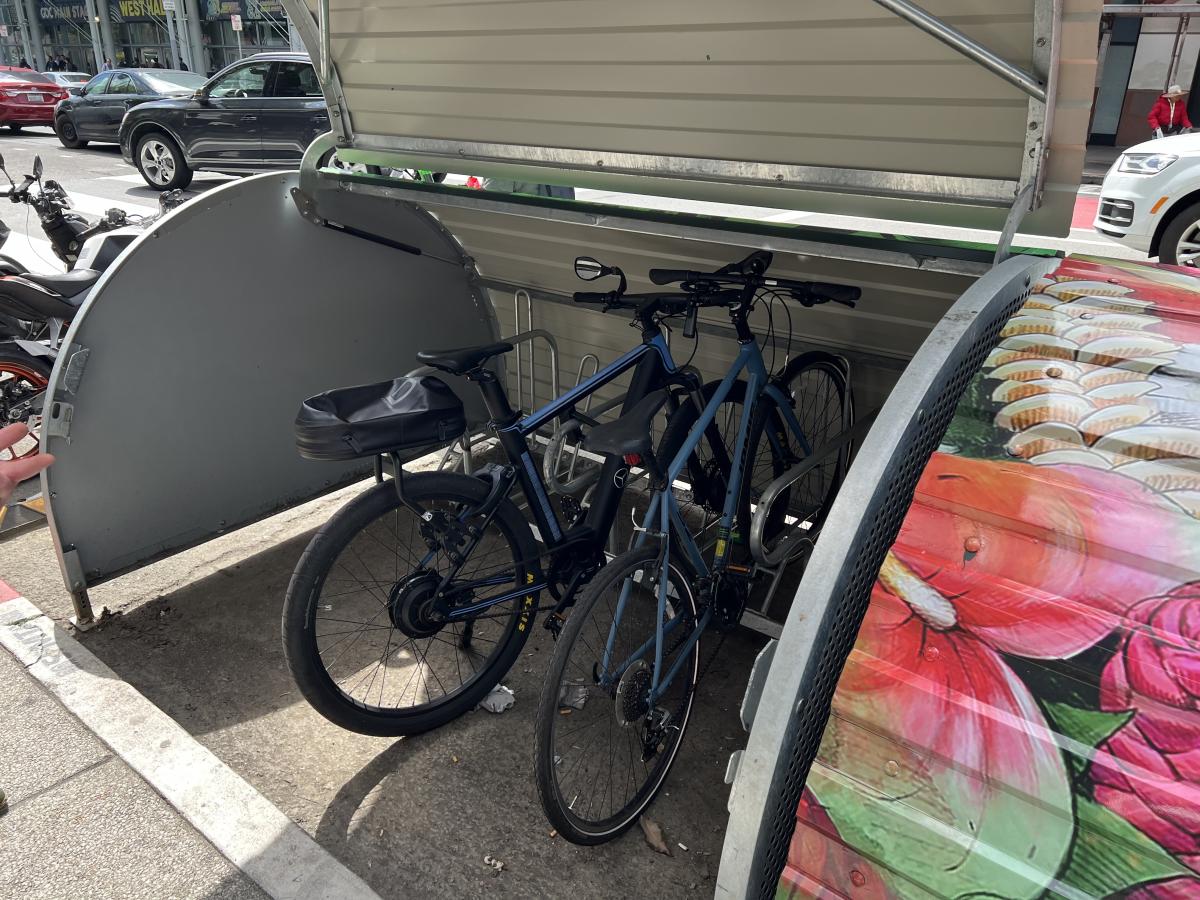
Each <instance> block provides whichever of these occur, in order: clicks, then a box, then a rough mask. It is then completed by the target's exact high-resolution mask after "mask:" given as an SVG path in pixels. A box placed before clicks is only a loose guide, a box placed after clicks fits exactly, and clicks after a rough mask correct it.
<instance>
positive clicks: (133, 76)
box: [48, 69, 205, 150]
mask: <svg viewBox="0 0 1200 900" xmlns="http://www.w3.org/2000/svg"><path fill="white" fill-rule="evenodd" d="M58 74H60V73H57V72H52V73H50V74H49V76H48V77H51V78H53V77H55V76H56V75H58ZM204 82H205V78H204V76H203V75H196V74H194V73H192V72H183V71H179V70H176V69H113V70H111V71H108V72H101V73H100V74H99V75H97V76H95V77H94V78H92V79H91V80H90V81H88V82H87V84H84V85H81V86H77V87H72V88H69V90H70V91H71V96H69V97H67V99H66V100H61V101H59V103H58V105H57V106H56V107H55V108H54V131H55V133H56V134H57V135H58V139H59V140H60V141H62V145H63V146H64V147H67V148H69V149H71V150H76V149H78V148H79V147H85V146H87V143H88V141H104V142H105V143H109V144H115V143H117V130H118V129H119V128H120V127H121V119H123V118H124V117H125V113H126V112H128V111H129V110H130V109H131V108H132V107H134V106H137V105H139V104H141V103H148V102H150V101H151V100H161V99H162V98H164V97H190V96H191V95H192V94H194V93H195V92H196V90H197V88H200V87H203V86H204Z"/></svg>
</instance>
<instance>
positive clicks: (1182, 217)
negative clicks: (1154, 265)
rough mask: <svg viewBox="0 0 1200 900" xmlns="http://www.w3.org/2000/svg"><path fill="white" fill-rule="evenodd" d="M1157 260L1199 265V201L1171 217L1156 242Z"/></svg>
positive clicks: (1183, 264)
mask: <svg viewBox="0 0 1200 900" xmlns="http://www.w3.org/2000/svg"><path fill="white" fill-rule="evenodd" d="M1158 249H1159V253H1158V260H1159V262H1164V263H1167V265H1171V266H1189V267H1193V268H1194V267H1196V266H1198V265H1200V203H1193V204H1192V205H1191V206H1189V207H1187V208H1186V209H1183V210H1180V211H1179V213H1177V214H1176V215H1175V217H1174V218H1172V219H1171V222H1170V224H1168V225H1167V227H1166V230H1164V231H1163V234H1162V239H1161V240H1160V241H1159V242H1158Z"/></svg>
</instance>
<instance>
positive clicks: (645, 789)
mask: <svg viewBox="0 0 1200 900" xmlns="http://www.w3.org/2000/svg"><path fill="white" fill-rule="evenodd" d="M664 578H665V586H666V591H667V594H666V597H667V602H666V604H665V608H664V609H663V611H662V612H661V614H660V611H659V588H660V586H662V585H663V583H664ZM691 581H692V578H691V576H690V574H689V573H688V571H687V569H686V568H685V567H684V565H683V564H681V563H676V562H675V561H672V562H671V563H670V564H669V565H668V566H667V567H666V572H665V573H664V570H663V566H662V563H661V560H660V558H659V552H658V550H657V549H656V548H652V547H644V548H642V549H640V550H633V551H631V552H629V553H625V554H622V555H621V556H618V557H617V558H616V559H614V560H613V561H612V562H610V563H609V564H608V565H607V566H605V567H604V568H603V569H601V570H600V572H599V573H598V574H597V575H596V577H595V578H594V579H593V580H592V581H591V582H590V583H589V585H588V587H587V590H586V591H585V592H584V593H583V596H582V597H581V598H580V600H579V601H578V603H577V604H576V606H575V609H574V610H572V612H571V616H570V618H569V619H567V625H566V628H565V629H564V630H563V633H562V636H561V637H559V639H558V643H557V644H556V646H555V649H554V656H553V658H552V660H551V662H550V668H549V671H548V672H547V673H546V680H545V683H544V685H543V687H542V696H541V700H540V702H539V704H538V715H537V726H536V732H535V740H536V746H537V759H536V770H537V785H538V793H539V794H540V795H541V799H542V808H543V809H544V810H545V811H546V816H547V817H548V818H549V819H550V822H551V824H553V825H554V827H555V828H556V829H558V833H559V834H561V835H562V836H563V837H564V838H566V839H567V840H569V841H571V842H572V843H575V844H599V843H603V842H605V841H609V840H612V839H613V838H615V837H616V836H617V835H619V834H621V833H622V832H623V831H625V830H626V829H627V828H629V826H630V825H632V824H633V823H634V822H636V821H637V819H638V816H640V815H641V814H642V812H643V811H644V810H645V809H646V807H648V806H649V805H650V804H651V802H653V800H654V797H655V795H656V794H657V793H658V791H659V789H660V788H661V787H662V785H663V782H664V781H665V780H666V778H667V773H668V772H669V771H670V769H671V764H672V763H673V762H674V761H675V757H676V754H677V753H678V752H679V746H680V742H681V741H682V739H683V732H684V730H685V729H686V728H687V724H688V719H689V717H690V715H691V711H692V701H693V699H694V697H695V688H696V678H697V675H698V670H699V659H700V646H699V641H698V640H693V638H694V635H695V631H696V628H697V612H696V600H695V596H694V594H693V591H692V585H691ZM618 610H619V612H618ZM660 621H661V623H662V626H663V647H662V658H661V664H660V665H659V666H658V668H656V666H655V656H656V654H655V644H654V640H653V638H654V636H655V629H656V626H657V624H658V623H659V622H660ZM677 665H678V669H677V670H676V666H677ZM672 670H675V675H674V677H673V678H672V679H671V680H670V681H669V682H668V681H666V679H667V676H668V674H669V673H670V672H671V671H672ZM656 674H657V675H658V678H659V680H661V681H662V682H663V684H664V685H665V687H664V688H663V690H662V694H661V696H659V697H657V698H656V699H655V700H654V701H653V702H651V700H650V694H651V685H652V684H653V683H654V681H655V675H656Z"/></svg>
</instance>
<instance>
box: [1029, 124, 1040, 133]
mask: <svg viewBox="0 0 1200 900" xmlns="http://www.w3.org/2000/svg"><path fill="white" fill-rule="evenodd" d="M1037 129H1038V123H1037V122H1030V123H1029V130H1030V131H1037Z"/></svg>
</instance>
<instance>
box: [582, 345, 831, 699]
mask: <svg viewBox="0 0 1200 900" xmlns="http://www.w3.org/2000/svg"><path fill="white" fill-rule="evenodd" d="M743 371H746V372H747V373H748V381H747V385H746V397H747V403H746V404H745V405H744V408H743V410H742V417H741V421H740V422H739V424H738V437H737V443H736V444H735V446H734V455H733V466H732V469H731V470H730V478H729V483H728V485H727V487H726V491H725V504H724V507H723V508H722V512H721V519H720V522H719V524H718V527H717V543H716V548H715V553H714V554H713V564H712V567H711V568H710V567H709V566H708V565H707V564H706V563H705V562H704V556H703V554H702V553H701V552H700V548H699V547H698V546H697V544H696V541H695V539H694V538H693V537H692V535H691V532H690V531H689V530H688V528H687V526H686V524H685V523H684V521H683V516H682V514H681V513H680V511H679V505H678V503H677V502H676V500H675V496H674V494H673V493H672V491H671V485H672V484H674V482H675V480H676V479H677V478H678V477H679V476H680V474H681V473H682V472H683V469H684V467H685V466H686V465H687V460H688V457H689V456H691V454H692V452H693V451H695V449H696V447H697V445H698V444H699V442H700V440H701V439H702V437H703V435H704V432H705V429H707V428H708V426H709V424H710V423H712V422H713V421H714V420H715V418H716V415H717V410H718V408H719V407H720V405H721V404H722V403H723V402H724V401H725V399H726V398H727V397H728V396H729V392H730V391H731V390H733V385H734V382H735V381H737V379H738V376H739V375H741V374H742V372H743ZM764 395H765V396H769V397H771V398H772V399H773V400H774V401H775V405H776V407H777V408H778V409H779V410H780V412H781V413H782V415H783V419H784V424H786V425H787V428H788V430H789V431H791V432H792V434H793V436H794V437H795V438H796V440H797V442H798V443H799V444H800V447H801V449H803V451H804V453H805V454H806V455H807V454H811V453H812V447H811V446H809V443H808V439H807V438H806V437H805V435H804V429H803V428H802V427H801V426H800V422H799V420H798V419H797V418H796V414H795V411H794V410H792V408H791V404H790V403H788V401H787V398H786V396H785V395H784V393H783V391H781V390H780V389H779V388H778V387H777V386H775V385H773V384H771V383H770V375H769V374H768V373H767V368H766V364H765V363H764V362H763V358H762V352H761V351H760V350H759V348H758V344H757V343H756V342H754V341H753V340H751V341H742V342H741V348H740V349H739V350H738V355H737V358H736V359H735V360H734V362H733V365H732V366H731V367H730V369H729V371H728V373H726V375H725V377H724V379H722V381H721V384H720V386H719V387H718V388H717V391H716V393H715V394H713V396H712V399H710V400H709V402H708V405H707V406H705V408H704V411H703V412H702V413H701V414H700V418H699V419H698V420H697V422H696V424H695V425H694V426H693V427H692V430H691V432H690V433H689V434H688V437H687V440H685V441H684V443H683V446H682V447H681V448H680V449H679V452H678V453H677V454H676V455H675V458H674V459H673V460H671V462H670V464H669V465H668V467H667V469H666V485H665V487H662V488H660V489H659V490H657V491H655V493H654V497H653V498H652V499H651V501H650V508H649V509H648V510H647V511H646V515H645V518H644V519H643V522H642V526H643V527H642V532H641V534H640V536H639V538H638V541H637V546H639V547H640V546H642V545H643V544H644V543H645V540H646V538H647V536H649V535H651V534H655V533H656V532H655V530H653V526H654V524H655V520H656V518H657V522H658V529H657V533H658V534H660V535H661V536H662V553H661V561H660V563H659V565H660V566H661V570H662V577H661V578H660V579H659V587H658V616H657V617H656V622H655V633H654V636H653V637H650V638H648V639H647V640H646V641H645V642H644V643H643V644H642V645H641V646H640V647H638V648H637V649H636V650H634V651H633V652H632V653H631V654H630V655H629V656H628V658H626V659H625V660H624V661H623V662H622V663H621V664H620V665H619V666H618V667H617V669H616V670H615V671H612V672H611V674H608V673H609V672H610V669H609V663H610V662H611V660H612V652H613V645H614V644H615V642H616V635H617V626H618V625H619V624H620V622H621V617H622V615H623V614H624V612H625V605H626V603H627V601H628V599H629V595H630V592H631V591H632V587H633V578H632V576H631V577H630V578H628V579H626V583H625V584H624V586H623V587H622V588H621V596H620V598H619V599H618V601H617V609H616V613H615V615H614V617H613V624H612V626H611V627H610V628H609V634H608V639H607V641H606V644H605V648H604V657H603V660H602V664H601V671H602V672H604V673H606V674H604V675H603V676H601V683H602V684H605V685H610V684H615V683H616V682H618V681H619V680H620V679H621V677H622V676H623V675H624V674H625V671H626V670H627V669H628V668H629V667H630V666H631V665H633V663H634V662H635V661H637V660H638V659H640V658H641V657H642V655H643V654H644V653H645V652H646V651H647V650H649V649H650V646H651V644H652V643H653V645H654V675H653V678H652V679H651V684H650V699H649V703H650V705H651V706H653V705H654V703H656V702H657V701H658V699H659V697H661V696H662V694H663V693H664V692H665V691H666V689H667V687H669V686H670V684H671V682H672V681H673V680H674V679H675V676H676V675H677V674H678V672H679V669H680V667H682V665H683V664H684V662H685V661H686V660H687V658H688V655H689V654H690V653H691V650H692V647H693V646H694V645H695V644H696V643H697V642H698V641H699V640H700V635H701V634H703V633H704V630H705V629H706V628H707V627H708V624H709V622H710V621H711V620H712V615H713V608H712V604H711V603H710V604H708V606H707V607H706V608H705V610H704V612H703V614H702V615H701V616H700V620H699V621H698V622H697V623H696V625H697V627H696V630H695V631H694V632H693V633H692V635H691V637H689V638H688V639H687V641H686V642H685V643H684V645H683V647H682V648H681V652H680V654H679V656H678V658H677V659H676V660H675V664H674V665H673V666H672V667H671V670H670V671H669V672H668V673H667V674H666V675H665V676H662V653H663V639H664V638H665V637H666V635H667V634H669V633H670V632H671V631H672V630H674V628H675V626H676V624H677V623H678V622H679V621H680V617H679V616H676V617H674V618H673V619H672V620H671V621H670V622H669V623H667V624H666V625H664V623H663V620H664V618H665V617H666V612H667V569H668V566H669V565H670V559H671V535H672V533H674V534H675V535H676V536H677V537H678V538H679V540H680V543H681V544H682V545H683V547H682V549H683V552H684V553H685V555H686V556H687V558H688V561H689V562H690V563H691V565H692V566H693V568H694V569H695V574H696V575H697V576H698V579H706V578H710V577H711V576H712V575H714V574H717V573H719V572H721V571H723V570H724V569H725V567H726V565H727V563H728V557H729V536H730V534H731V532H732V526H733V520H734V516H736V515H737V502H738V495H739V494H740V491H741V484H742V479H743V477H744V476H745V462H746V461H745V455H746V451H747V446H746V445H747V443H748V440H749V435H750V421H751V417H752V416H753V413H754V407H755V405H756V404H757V402H758V400H759V399H760V397H762V396H764ZM771 440H772V441H774V440H775V438H774V436H773V435H772V437H771Z"/></svg>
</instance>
